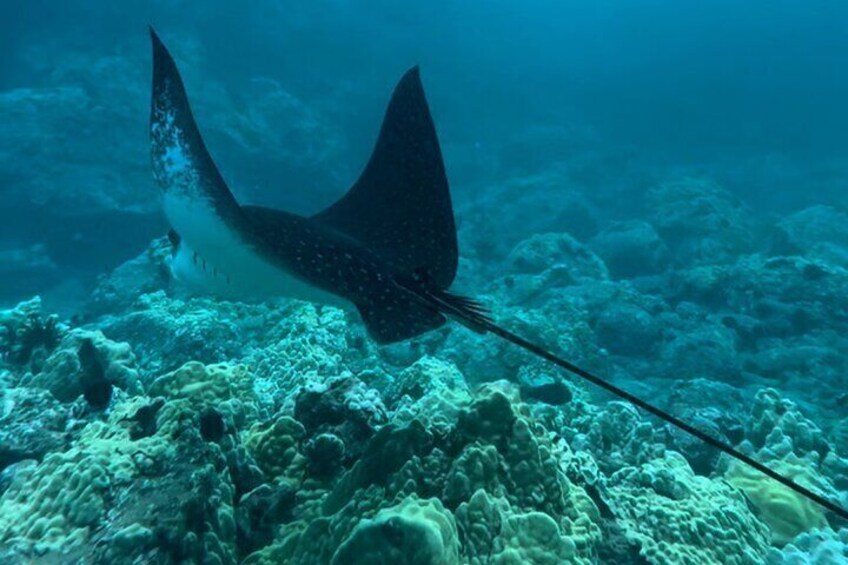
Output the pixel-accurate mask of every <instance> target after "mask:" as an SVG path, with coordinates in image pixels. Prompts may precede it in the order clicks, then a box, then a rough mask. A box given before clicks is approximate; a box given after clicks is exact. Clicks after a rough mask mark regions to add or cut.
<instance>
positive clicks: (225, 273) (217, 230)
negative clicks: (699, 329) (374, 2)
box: [150, 28, 848, 519]
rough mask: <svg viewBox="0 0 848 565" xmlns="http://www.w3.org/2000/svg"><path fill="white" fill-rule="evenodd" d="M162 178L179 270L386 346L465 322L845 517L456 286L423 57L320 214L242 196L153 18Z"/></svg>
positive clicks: (216, 289) (154, 132)
mask: <svg viewBox="0 0 848 565" xmlns="http://www.w3.org/2000/svg"><path fill="white" fill-rule="evenodd" d="M150 35H151V38H152V41H153V96H152V102H151V112H150V139H151V155H152V163H153V176H154V179H155V180H156V183H157V184H158V186H159V188H160V190H161V192H162V195H163V205H164V210H165V215H166V217H167V219H168V222H169V223H170V225H171V232H170V236H171V241H172V243H173V246H174V254H173V258H172V260H171V270H172V272H173V274H174V276H175V278H178V279H182V280H184V281H185V282H187V283H189V284H194V285H199V286H202V287H204V288H205V289H207V290H209V291H212V292H213V293H216V294H220V295H224V296H237V297H250V298H254V299H255V298H262V297H272V296H287V297H291V298H297V299H302V300H308V301H312V302H318V303H323V304H333V305H341V306H353V307H354V308H355V309H356V310H357V311H358V312H359V314H360V315H361V317H362V321H363V322H364V324H365V327H366V329H367V331H368V334H369V335H370V336H371V338H373V339H374V340H375V341H376V342H377V343H380V344H386V343H393V342H397V341H402V340H406V339H409V338H412V337H415V336H417V335H420V334H423V333H426V332H428V331H431V330H434V329H436V328H438V327H440V326H442V325H444V324H445V323H446V322H447V321H448V320H449V319H452V320H455V321H457V322H459V323H461V324H463V325H465V326H467V327H469V328H471V329H473V330H474V331H477V332H479V333H482V334H493V335H496V336H498V337H500V338H502V339H505V340H506V341H509V342H511V343H512V344H514V345H516V346H518V347H521V348H523V349H525V350H526V351H528V352H530V353H532V354H534V355H537V356H539V357H541V358H543V359H545V360H547V361H549V362H551V363H553V364H555V365H557V366H559V367H560V368H562V369H565V370H566V371H568V372H570V373H571V374H574V375H576V376H578V377H580V378H582V379H585V380H587V381H589V382H591V383H593V384H595V385H597V386H599V387H601V388H603V389H605V390H606V391H608V392H610V393H612V394H614V395H616V396H618V397H620V398H623V399H624V400H627V401H628V402H630V403H632V404H633V405H635V406H637V407H639V408H641V409H643V410H645V411H646V412H648V413H650V414H653V415H654V416H656V417H658V418H660V419H662V420H664V421H665V422H667V423H669V424H671V425H672V426H675V427H677V428H679V429H680V430H683V431H684V432H686V433H688V434H690V435H692V436H694V437H696V438H698V439H700V440H701V441H703V442H705V443H707V444H708V445H710V446H712V447H714V448H716V449H718V450H720V451H722V452H724V453H726V454H727V455H729V456H731V457H733V458H735V459H737V460H739V461H742V462H743V463H746V464H747V465H750V466H751V467H753V468H755V469H757V470H758V471H760V472H762V473H763V474H765V475H767V476H768V477H770V478H772V479H774V480H776V481H778V482H779V483H781V484H783V485H784V486H786V487H788V488H790V489H792V490H793V491H795V492H797V493H798V494H800V495H802V496H804V497H806V498H808V499H810V500H812V501H814V502H816V503H817V504H819V505H821V506H822V507H824V508H827V509H828V510H830V511H832V512H834V513H836V514H837V515H839V516H841V517H842V518H845V519H848V511H846V510H845V509H843V508H842V507H840V506H839V505H837V504H835V503H833V502H831V501H830V500H828V499H826V498H824V497H823V496H821V495H819V494H817V493H815V492H813V491H812V490H810V489H808V488H806V487H804V486H802V485H800V484H798V483H796V482H795V481H793V480H792V479H790V478H788V477H785V476H783V475H781V474H779V473H777V472H776V471H774V470H772V469H771V468H769V467H767V466H765V465H763V464H762V463H759V462H758V461H756V460H754V459H752V458H751V457H749V456H748V455H745V454H744V453H742V452H740V451H738V450H737V449H735V448H734V447H732V446H731V445H729V444H727V443H725V442H723V441H721V440H719V439H717V438H714V437H712V436H710V435H708V434H705V433H704V432H702V431H700V430H698V429H697V428H695V427H693V426H692V425H690V424H688V423H686V422H684V421H682V420H680V419H678V418H677V417H675V416H673V415H671V414H669V413H667V412H665V411H664V410H661V409H659V408H657V407H656V406H654V405H652V404H650V403H648V402H646V401H644V400H642V399H640V398H638V397H636V396H634V395H632V394H630V393H629V392H627V391H625V390H623V389H620V388H618V387H617V386H615V385H613V384H611V383H609V382H607V381H606V380H604V379H602V378H600V377H598V376H596V375H593V374H592V373H590V372H588V371H586V370H584V369H581V368H580V367H578V366H576V365H574V364H572V363H570V362H569V361H566V360H564V359H562V358H560V357H558V356H557V355H555V354H553V353H551V352H550V351H548V350H547V349H545V348H543V347H541V346H539V345H537V344H535V343H532V342H530V341H528V340H526V339H524V338H522V337H521V336H519V335H517V334H515V333H512V332H511V331H509V330H507V329H505V328H503V327H501V326H500V325H498V324H497V323H496V322H495V321H494V320H493V318H492V317H491V316H490V314H489V312H488V310H487V309H486V308H485V307H484V306H483V305H482V304H481V303H479V302H477V301H476V300H474V299H472V298H467V297H464V296H460V295H458V294H455V293H453V292H451V291H450V290H449V288H450V286H451V284H452V283H453V280H454V278H455V276H456V271H457V263H458V257H459V250H458V246H457V240H456V226H455V223H454V215H453V205H452V203H451V197H450V191H449V188H448V180H447V174H446V172H445V167H444V164H443V162H442V154H441V149H440V147H439V141H438V138H437V136H436V129H435V126H434V124H433V119H432V117H431V116H430V110H429V107H428V104H427V100H426V98H425V96H424V88H423V86H422V84H421V79H420V75H419V70H418V67H413V68H412V69H410V70H409V71H407V72H406V74H404V75H403V77H402V78H401V79H400V82H399V83H398V84H397V86H396V87H395V90H394V92H393V94H392V96H391V99H390V101H389V105H388V108H387V110H386V114H385V117H384V118H383V124H382V127H381V129H380V133H379V135H378V138H377V143H376V146H375V147H374V150H373V152H372V154H371V157H370V159H369V160H368V163H367V164H366V166H365V169H364V170H363V172H362V174H361V175H360V177H359V179H358V180H357V181H356V182H355V183H354V185H353V186H352V187H351V188H350V190H348V192H347V193H346V194H345V195H344V196H343V197H342V198H341V199H339V200H338V201H337V202H335V203H334V204H332V205H330V206H329V207H328V208H326V209H325V210H323V211H321V212H319V213H317V214H315V215H313V216H309V217H306V216H300V215H297V214H293V213H290V212H285V211H283V210H276V209H272V208H265V207H261V206H243V205H240V204H239V203H238V202H237V201H236V199H235V197H234V196H233V194H232V193H231V192H230V190H229V188H228V187H227V184H226V182H224V179H223V177H222V176H221V173H220V172H219V171H218V168H217V166H216V165H215V162H214V161H213V160H212V157H211V155H210V154H209V151H208V150H207V148H206V145H205V143H204V142H203V138H202V137H201V135H200V130H199V129H198V127H197V124H196V122H195V120H194V116H193V114H192V111H191V108H190V106H189V101H188V96H187V95H186V92H185V87H184V85H183V81H182V78H181V77H180V74H179V71H178V70H177V66H176V64H175V62H174V60H173V58H172V57H171V55H170V53H169V52H168V50H167V48H166V47H165V45H164V44H163V43H162V41H161V40H160V39H159V37H158V36H157V34H156V32H155V31H154V30H153V29H152V28H151V29H150Z"/></svg>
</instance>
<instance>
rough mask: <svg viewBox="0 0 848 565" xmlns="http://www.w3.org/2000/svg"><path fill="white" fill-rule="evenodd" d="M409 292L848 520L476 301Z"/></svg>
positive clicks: (791, 483)
mask: <svg viewBox="0 0 848 565" xmlns="http://www.w3.org/2000/svg"><path fill="white" fill-rule="evenodd" d="M408 290H410V291H411V292H413V293H414V294H415V295H416V296H418V297H419V298H421V299H422V300H424V301H425V302H427V303H428V304H430V305H431V306H433V307H435V308H436V309H437V310H438V311H440V312H442V313H443V314H445V315H446V316H449V317H451V318H453V319H455V320H456V321H458V322H460V323H461V324H463V325H465V326H468V327H469V328H471V329H473V330H475V331H477V332H479V333H490V334H494V335H496V336H498V337H500V338H501V339H504V340H506V341H508V342H510V343H512V344H514V345H517V346H518V347H520V348H522V349H524V350H525V351H528V352H530V353H532V354H534V355H537V356H539V357H541V358H542V359H545V360H546V361H549V362H551V363H553V364H554V365H557V366H558V367H560V368H562V369H565V370H566V371H568V372H569V373H571V374H573V375H576V376H578V377H580V378H581V379H584V380H587V381H589V382H590V383H592V384H594V385H596V386H599V387H601V388H602V389H604V390H606V391H607V392H610V393H612V394H614V395H615V396H618V397H619V398H623V399H624V400H626V401H627V402H630V403H631V404H633V405H635V406H637V407H639V408H641V409H642V410H644V411H646V412H649V413H650V414H653V415H654V416H656V417H657V418H660V419H661V420H664V421H666V422H668V423H669V424H671V425H672V426H674V427H676V428H678V429H680V430H683V431H684V432H686V433H687V434H689V435H691V436H694V437H696V438H698V439H699V440H701V441H703V442H704V443H706V444H707V445H710V446H712V447H714V448H715V449H718V450H719V451H722V452H724V453H726V454H727V455H729V456H730V457H733V458H734V459H737V460H738V461H742V462H743V463H745V464H746V465H750V466H751V467H753V468H754V469H756V470H757V471H759V472H761V473H763V474H764V475H766V476H768V477H769V478H772V479H774V480H775V481H777V482H779V483H780V484H782V485H784V486H785V487H787V488H790V489H792V490H793V491H795V492H797V493H798V494H800V495H801V496H803V497H805V498H808V499H809V500H812V501H813V502H815V503H816V504H818V505H820V506H822V507H823V508H826V509H827V510H830V511H831V512H833V513H834V514H836V515H837V516H839V517H841V518H842V519H845V520H848V510H846V509H845V508H842V507H841V506H839V505H838V504H836V503H834V502H831V501H830V500H828V499H827V498H825V497H823V496H821V495H820V494H817V493H815V492H813V491H812V490H810V489H808V488H807V487H805V486H803V485H800V484H798V483H796V482H795V481H793V480H792V479H790V478H789V477H786V476H784V475H781V474H780V473H778V472H777V471H775V470H773V469H771V468H769V467H768V466H766V465H763V464H762V463H760V462H759V461H756V460H755V459H753V458H751V457H749V456H748V455H745V454H744V453H742V452H741V451H739V450H738V449H736V448H734V447H733V446H732V445H730V444H728V443H725V442H723V441H721V440H719V439H716V438H714V437H712V436H710V435H708V434H706V433H704V432H702V431H701V430H699V429H697V428H695V427H693V426H692V425H690V424H687V423H686V422H684V421H683V420H680V419H679V418H677V417H675V416H673V415H671V414H669V413H668V412H666V411H665V410H661V409H660V408H657V407H656V406H654V405H653V404H651V403H649V402H646V401H644V400H642V399H641V398H639V397H637V396H634V395H632V394H630V393H629V392H627V391H626V390H623V389H621V388H619V387H617V386H615V385H613V384H611V383H609V382H608V381H606V380H604V379H602V378H601V377H598V376H597V375H594V374H592V373H590V372H589V371H586V370H585V369H581V368H580V367H578V366H577V365H574V364H573V363H570V362H569V361H566V360H565V359H562V358H561V357H558V356H557V355H554V354H553V353H551V352H550V351H548V350H547V349H545V348H544V347H541V346H539V345H537V344H535V343H533V342H531V341H528V340H526V339H524V338H523V337H521V336H519V335H517V334H514V333H512V332H511V331H509V330H507V329H505V328H502V327H501V326H499V325H498V324H496V323H495V322H494V321H493V320H492V318H491V317H490V316H489V313H488V311H487V310H486V308H485V307H484V306H482V305H481V304H480V303H479V302H477V301H476V300H473V299H470V298H466V297H462V296H457V295H454V294H451V293H449V292H447V291H435V290H422V289H420V288H418V289H408Z"/></svg>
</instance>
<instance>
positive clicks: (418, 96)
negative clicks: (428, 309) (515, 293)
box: [313, 67, 458, 289]
mask: <svg viewBox="0 0 848 565" xmlns="http://www.w3.org/2000/svg"><path fill="white" fill-rule="evenodd" d="M313 219H315V220H317V221H319V222H321V223H324V224H325V225H329V226H331V227H333V228H334V229H337V230H339V231H341V232H343V233H345V234H347V235H349V236H351V237H353V238H355V239H356V240H358V241H360V242H361V243H362V244H363V245H366V246H367V247H368V248H369V249H371V250H373V251H374V252H375V253H378V254H379V255H381V256H383V257H385V258H386V259H388V260H390V261H391V263H392V265H393V267H395V268H396V269H397V272H399V273H402V274H411V273H412V272H413V270H415V269H418V268H421V267H423V268H426V270H427V272H428V274H429V276H430V278H431V279H432V281H433V283H434V284H435V285H436V286H437V287H438V288H442V289H445V288H447V287H449V286H450V284H451V282H453V279H454V276H455V275H456V269H457V257H458V252H457V241H456V227H455V223H454V216H453V206H452V204H451V197H450V191H449V187H448V180H447V175H446V174H445V167H444V164H443V162H442V153H441V149H440V148H439V140H438V138H437V136H436V128H435V126H434V125H433V119H432V117H431V116H430V109H429V107H428V105H427V99H426V98H425V96H424V88H423V86H422V85H421V79H420V77H419V73H418V67H414V68H412V69H410V70H409V71H407V73H406V74H405V75H404V76H403V78H401V80H400V82H399V83H398V84H397V86H396V87H395V90H394V93H393V94H392V97H391V100H390V101H389V106H388V108H387V109H386V114H385V117H384V118H383V125H382V127H381V128H380V134H379V136H378V138H377V143H376V145H375V147H374V151H373V152H372V154H371V158H370V159H369V161H368V164H367V165H366V166H365V170H364V171H363V172H362V174H361V175H360V177H359V179H358V180H357V181H356V183H354V185H353V186H352V187H351V189H350V190H349V191H348V192H347V194H345V195H344V196H343V197H342V198H341V199H340V200H338V201H337V202H336V203H335V204H333V205H331V206H330V207H329V208H327V209H326V210H324V211H322V212H320V213H318V214H316V215H315V216H313Z"/></svg>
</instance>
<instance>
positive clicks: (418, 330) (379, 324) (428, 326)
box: [356, 289, 447, 344]
mask: <svg viewBox="0 0 848 565" xmlns="http://www.w3.org/2000/svg"><path fill="white" fill-rule="evenodd" d="M356 308H357V310H359V314H360V316H362V321H363V322H364V323H365V327H366V329H367V330H368V335H370V336H371V337H372V339H374V341H376V342H377V343H379V344H387V343H394V342H397V341H402V340H405V339H409V338H412V337H415V336H417V335H421V334H423V333H426V332H428V331H430V330H434V329H436V328H438V327H441V326H442V325H444V323H445V322H447V318H446V317H445V316H444V315H442V314H441V313H439V312H438V311H437V310H436V309H434V308H432V307H431V306H429V305H427V304H424V303H422V302H421V301H419V300H417V299H416V298H414V297H413V296H411V295H408V294H407V293H406V292H404V291H402V290H400V289H397V290H396V291H393V292H391V293H388V294H385V293H384V294H382V295H380V296H374V297H371V298H369V299H368V300H364V301H360V302H359V303H357V304H356Z"/></svg>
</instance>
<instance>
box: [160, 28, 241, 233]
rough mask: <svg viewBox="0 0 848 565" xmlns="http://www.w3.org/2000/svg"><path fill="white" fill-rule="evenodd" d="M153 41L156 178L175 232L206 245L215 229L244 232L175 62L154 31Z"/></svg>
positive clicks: (237, 210)
mask: <svg viewBox="0 0 848 565" xmlns="http://www.w3.org/2000/svg"><path fill="white" fill-rule="evenodd" d="M150 37H151V41H152V45H153V95H152V98H151V104H150V141H151V159H152V164H153V177H154V179H155V181H156V184H157V185H158V186H159V189H160V190H161V191H162V194H163V195H164V205H165V214H166V215H167V217H168V221H169V223H170V224H171V227H172V228H173V229H174V230H176V232H177V233H179V234H180V236H182V237H183V238H185V239H187V240H190V241H193V242H197V241H198V240H200V241H202V239H203V238H204V237H208V236H209V234H210V232H211V231H212V230H215V229H233V228H237V227H240V226H239V222H240V221H243V218H241V210H240V208H239V205H238V203H237V202H236V199H235V198H234V197H233V195H232V193H231V192H230V190H229V188H228V187H227V184H226V183H225V182H224V179H223V178H222V177H221V174H220V172H219V171H218V168H217V167H216V166H215V162H214V161H213V160H212V157H211V155H210V154H209V151H208V150H207V148H206V144H205V143H204V142H203V138H202V137H201V135H200V130H199V129H198V127H197V124H196V123H195V120H194V116H193V114H192V111H191V107H190V105H189V100H188V96H187V95H186V91H185V87H184V86H183V81H182V78H181V77H180V73H179V71H178V69H177V65H176V63H175V62H174V59H173V58H172V57H171V54H170V53H169V52H168V49H167V48H166V47H165V45H164V44H163V43H162V41H161V40H160V39H159V36H158V35H156V32H155V31H154V30H153V29H152V28H151V29H150Z"/></svg>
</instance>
